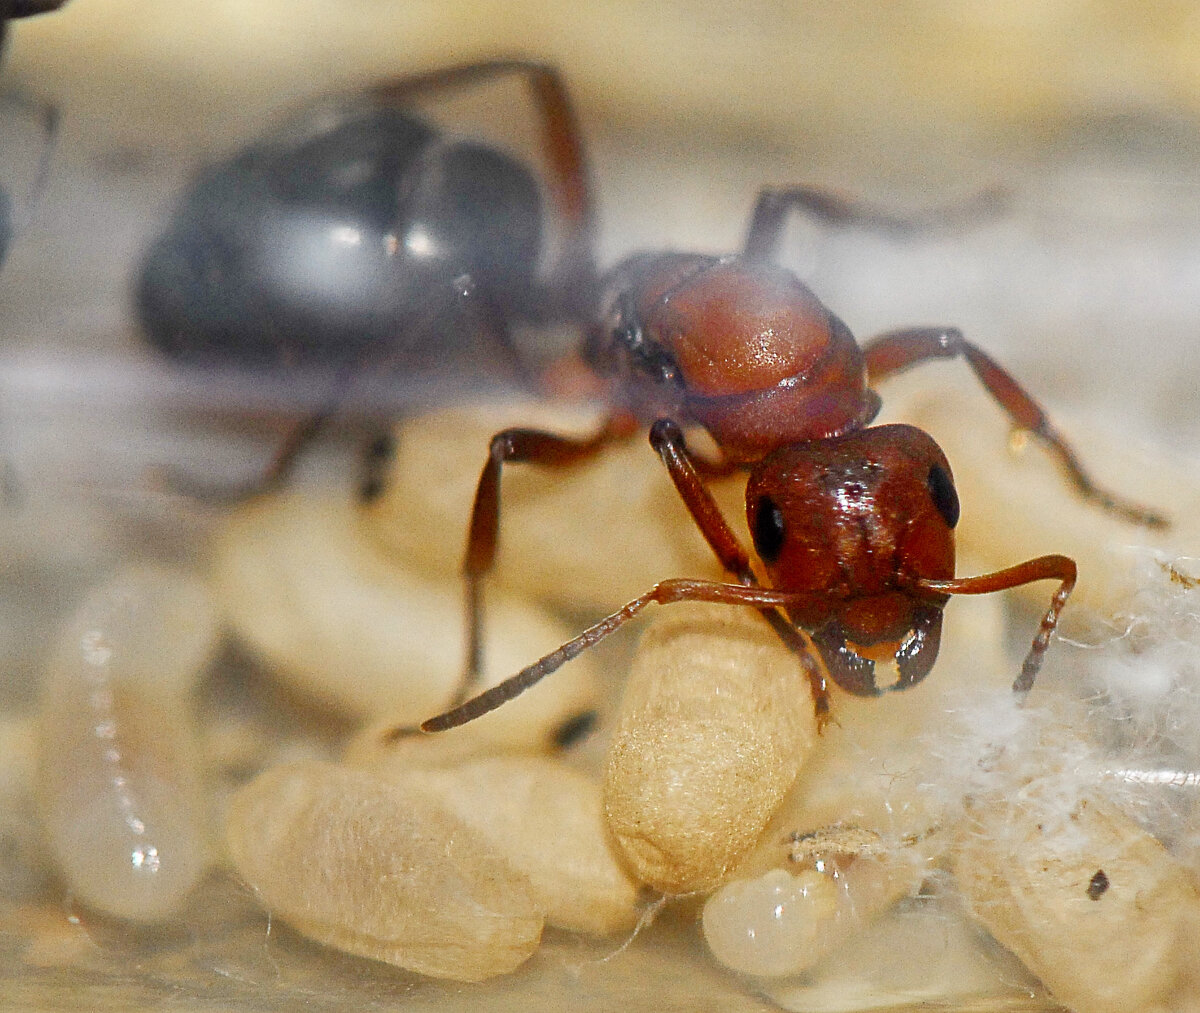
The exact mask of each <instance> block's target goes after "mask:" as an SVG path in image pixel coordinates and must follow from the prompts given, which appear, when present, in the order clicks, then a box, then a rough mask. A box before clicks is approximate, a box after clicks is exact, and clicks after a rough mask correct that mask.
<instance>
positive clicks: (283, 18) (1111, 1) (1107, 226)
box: [0, 0, 1200, 1008]
mask: <svg viewBox="0 0 1200 1013" xmlns="http://www.w3.org/2000/svg"><path fill="white" fill-rule="evenodd" d="M505 55H515V56H528V57H534V58H538V59H545V60H549V61H552V62H554V63H556V64H558V66H559V67H560V68H561V69H562V71H563V73H564V74H565V77H566V80H567V83H568V85H569V86H570V89H571V92H572V95H573V97H574V99H575V101H576V103H577V108H578V112H579V116H580V120H581V123H582V128H583V132H584V135H585V138H586V140H587V143H588V154H589V158H590V162H591V168H592V174H593V182H594V185H595V189H596V193H597V198H598V204H599V236H598V251H599V258H600V262H601V265H602V266H607V265H609V264H611V263H612V262H614V261H615V260H617V259H618V258H619V257H620V256H622V255H623V254H625V253H627V252H630V251H633V250H637V249H644V248H662V247H666V248H676V249H698V250H703V251H731V250H734V249H737V248H738V246H739V245H740V243H741V241H742V238H743V235H744V231H745V228H746V224H747V222H748V218H749V214H750V210H751V208H752V206H753V202H754V197H755V194H756V192H757V190H758V188H759V187H761V186H763V185H766V184H772V185H779V184H787V183H805V184H815V185H820V186H825V187H829V188H830V189H833V190H835V191H838V192H841V193H845V194H849V195H852V196H857V197H860V198H862V199H863V200H865V201H867V202H869V203H871V204H874V205H880V206H884V207H889V208H894V209H896V210H898V211H905V212H919V211H920V210H922V209H928V208H937V207H940V206H945V205H949V204H954V203H957V202H961V201H964V200H969V199H970V198H971V197H972V196H974V195H976V194H978V193H980V192H982V191H984V190H987V189H989V188H992V187H996V186H999V187H1002V188H1004V189H1005V191H1006V192H1007V193H1008V194H1009V195H1010V200H1009V207H1008V209H1007V210H1006V211H1005V212H1004V213H1002V214H998V215H995V216H984V217H983V218H982V219H981V220H979V221H978V222H972V223H967V224H963V225H961V226H957V227H955V228H953V229H947V230H936V231H934V232H932V233H930V234H928V235H925V236H922V237H919V238H914V239H908V240H898V239H895V238H889V237H886V236H882V235H879V234H877V233H874V232H872V230H870V229H863V228H844V229H843V228H829V227H821V226H816V225H813V224H811V223H808V222H804V221H797V222H796V223H794V225H793V226H792V227H791V228H790V229H789V232H788V236H787V239H786V242H785V244H784V250H783V260H784V262H785V263H786V264H787V265H788V266H790V267H792V268H793V269H795V270H797V271H798V272H799V273H800V274H801V275H802V276H803V277H805V278H806V279H807V280H808V281H809V282H810V283H811V285H812V286H813V288H814V289H815V290H816V291H817V292H818V294H819V295H820V296H821V297H822V299H823V300H824V301H825V302H826V303H827V304H828V305H829V306H830V308H831V309H832V310H833V311H834V312H835V313H837V314H838V315H839V316H841V317H842V318H843V319H844V320H845V321H846V322H847V323H848V324H849V326H850V327H851V329H852V330H853V331H854V332H855V333H856V334H858V335H860V336H868V335H870V334H872V333H873V332H876V331H880V330H884V329H887V328H890V327H897V326H902V325H906V324H922V323H930V324H934V323H936V324H958V325H960V326H962V327H963V328H964V330H966V332H967V333H968V334H969V336H971V337H972V338H973V339H974V340H976V341H977V342H978V343H979V344H980V345H982V346H983V347H984V348H986V349H988V351H989V352H991V353H993V354H994V355H995V356H996V357H997V358H998V359H1000V360H1002V361H1003V362H1004V363H1005V364H1006V365H1007V366H1009V367H1010V368H1011V369H1012V370H1013V372H1014V373H1015V374H1017V375H1018V376H1020V377H1021V378H1022V379H1023V380H1024V381H1025V382H1026V383H1027V385H1028V386H1029V387H1030V388H1031V389H1032V390H1033V391H1034V392H1035V393H1036V394H1037V395H1038V396H1039V397H1040V398H1042V399H1043V400H1044V401H1045V403H1046V404H1047V405H1049V406H1050V407H1051V408H1052V409H1056V408H1063V409H1068V410H1069V411H1070V412H1071V413H1073V414H1074V415H1075V416H1076V417H1080V418H1089V417H1090V418H1092V419H1094V420H1097V421H1099V422H1102V423H1103V424H1104V425H1107V426H1109V427H1111V428H1117V429H1119V430H1120V431H1122V432H1123V433H1125V434H1127V438H1128V439H1129V440H1131V441H1146V442H1149V443H1155V444H1161V445H1166V446H1171V447H1174V448H1176V449H1180V450H1183V451H1185V452H1188V453H1193V452H1194V447H1195V446H1196V441H1197V439H1200V406H1198V405H1197V399H1196V396H1195V389H1196V386H1197V379H1198V378H1200V341H1198V340H1197V337H1198V336H1200V8H1198V7H1197V6H1196V5H1195V4H1193V3H1189V2H1183V0H1181V2H1169V0H1168V2H1162V3H1156V4H1153V5H1147V4H1145V3H1141V2H1136V0H892V2H889V3H872V2H864V0H830V2H806V0H791V2H785V0H742V2H740V3H734V4H731V3H726V2H721V3H717V2H712V0H693V2H683V0H658V2H656V3H653V4H648V3H642V2H637V0H593V2H592V3H590V4H587V5H581V4H573V3H572V4H569V3H563V2H555V0H507V2H492V0H487V2H484V0H474V2H466V3H460V2H455V0H288V2H286V3H284V2H279V0H70V2H69V3H68V4H67V5H66V6H65V7H64V8H63V9H62V10H60V11H58V12H55V13H52V14H47V15H45V16H41V17H37V18H33V19H29V20H27V21H21V22H17V23H15V24H14V25H13V27H12V29H11V31H10V37H9V40H8V46H7V51H6V53H5V56H4V62H3V67H2V70H0V89H2V90H4V91H6V92H7V93H9V94H13V95H19V96H22V98H21V99H20V101H21V102H22V103H26V104H27V105H28V106H29V108H36V107H38V106H39V105H41V106H45V105H52V106H54V107H57V109H58V111H59V126H58V132H57V136H56V138H55V140H54V147H53V152H52V161H51V163H50V171H49V176H48V178H47V183H46V186H45V189H44V191H43V192H42V193H41V194H40V196H39V198H38V199H37V200H36V201H35V202H33V201H29V200H28V198H29V196H30V180H31V178H32V175H34V173H33V172H32V171H31V170H30V169H29V168H28V167H29V164H30V155H31V152H33V151H34V150H35V149H36V147H37V141H36V138H34V139H31V138H30V136H29V135H28V134H21V135H19V136H18V134H16V133H9V134H6V135H3V136H0V145H3V147H0V161H3V162H4V165H3V168H2V172H4V173H8V174H9V176H0V185H6V184H7V185H9V186H10V188H11V189H12V190H13V191H14V193H15V194H16V196H17V198H18V200H22V199H23V198H24V199H25V203H24V211H25V212H26V213H25V214H23V215H22V216H19V218H18V224H19V230H18V233H17V234H16V235H15V237H14V239H13V242H12V246H11V249H10V251H9V255H8V259H7V262H6V263H5V264H4V265H3V267H2V268H0V445H2V446H3V452H4V454H5V457H6V461H7V463H6V465H5V468H6V470H11V473H12V474H13V475H15V476H17V482H18V484H19V490H18V493H14V499H13V501H14V502H17V501H18V500H21V497H24V500H23V501H22V502H23V504H24V507H23V509H21V510H19V511H16V512H12V511H10V513H9V514H8V515H7V517H6V518H5V522H6V524H7V526H8V531H7V532H6V533H5V535H4V537H3V539H0V544H2V545H3V546H4V551H5V558H4V559H3V560H0V579H4V580H5V582H6V585H7V589H8V593H7V595H6V601H5V604H4V608H3V609H2V610H0V633H3V634H4V636H3V638H2V639H0V660H2V661H3V662H4V663H5V665H6V666H7V669H8V671H9V672H10V673H15V674H14V675H13V677H12V681H11V682H10V683H9V684H8V686H7V687H6V688H5V689H4V690H3V692H0V702H10V703H12V704H13V705H15V706H23V705H25V704H27V703H28V700H29V695H30V694H29V690H28V689H27V688H25V689H22V688H21V686H28V682H27V681H22V679H21V678H20V676H21V675H22V674H30V673H32V672H33V671H34V670H35V669H36V665H37V661H38V644H39V643H40V639H44V636H45V630H46V628H47V626H48V624H50V623H51V622H52V621H56V616H57V614H58V611H59V610H60V609H61V607H62V605H63V603H64V602H66V601H68V600H71V599H72V597H73V596H74V595H75V594H76V593H77V588H78V586H79V583H80V582H81V581H82V580H83V579H84V575H86V574H90V573H99V572H101V571H102V570H103V569H104V567H105V566H107V565H109V563H110V562H111V560H112V559H113V558H119V557H120V556H121V555H122V554H127V553H130V552H137V551H138V549H137V547H136V546H137V541H136V539H137V538H139V537H146V538H149V539H151V540H152V541H153V542H154V544H155V545H156V546H158V548H159V549H161V548H162V547H163V546H166V545H168V544H174V545H175V548H173V549H171V550H169V551H172V552H176V553H183V554H186V552H187V546H188V544H190V543H189V542H188V539H189V537H190V536H192V535H194V534H195V533H196V530H197V524H198V522H197V521H196V520H195V518H193V517H190V516H185V517H184V518H182V519H181V518H180V517H179V516H177V515H176V514H174V513H171V512H170V511H168V510H166V509H165V508H164V507H162V505H161V504H159V503H158V501H157V500H155V499H154V497H153V495H151V492H150V488H149V485H148V483H147V475H148V474H149V473H150V472H151V471H152V470H153V469H154V468H156V467H160V466H163V465H175V464H179V463H181V462H183V463H184V464H185V466H186V464H187V462H192V463H197V462H199V463H200V464H203V462H205V461H207V462H208V467H209V468H210V471H211V472H212V473H214V474H218V475H219V474H220V473H222V471H223V469H225V468H226V467H228V468H230V469H232V470H233V471H234V472H235V473H237V474H239V475H244V474H245V473H246V470H247V469H250V470H251V471H252V470H253V468H254V466H255V461H261V459H262V456H263V454H264V452H266V453H269V448H270V446H271V441H270V439H267V438H266V437H264V436H263V435H262V434H261V433H259V434H257V435H256V436H255V438H253V439H251V440H250V442H249V443H248V444H247V443H245V442H244V441H243V439H242V434H241V433H240V432H238V431H236V430H235V429H230V428H228V427H226V428H225V429H223V430H221V429H217V430H214V429H212V428H211V427H209V426H206V425H204V424H202V423H203V422H204V420H203V419H202V418H199V416H201V415H203V412H202V411H201V409H202V408H203V404H199V405H197V403H196V402H195V401H194V400H191V401H188V402H187V404H186V405H184V406H183V407H186V409H187V410H186V411H180V410H179V409H180V407H181V404H180V401H181V398H182V394H181V388H180V387H179V385H178V380H177V378H176V376H175V374H174V373H173V372H172V370H171V369H170V368H169V367H168V366H167V365H165V364H163V363H162V362H161V361H159V359H158V358H157V357H156V356H155V355H154V354H153V353H152V352H151V351H150V350H149V348H148V347H147V346H146V345H145V343H144V342H143V340H142V339H141V337H140V335H139V334H138V331H137V326H136V324H135V321H134V316H133V313H132V311H131V298H130V292H131V287H132V284H133V279H134V276H135V273H136V271H137V269H138V264H139V261H140V258H141V256H142V255H143V253H144V251H145V249H146V248H147V246H148V244H149V243H150V242H151V240H152V239H153V238H154V236H155V235H156V234H157V233H158V232H159V231H161V229H162V228H163V227H164V224H165V222H166V220H167V218H168V216H169V215H170V213H171V211H172V208H173V206H174V204H175V202H176V201H177V199H178V198H179V195H180V194H181V193H182V191H183V190H184V188H185V187H186V186H187V185H188V183H189V181H190V180H191V178H192V177H193V175H194V174H195V173H196V171H197V170H199V169H200V168H202V167H204V166H205V165H208V164H211V163H213V162H216V161H219V160H220V159H222V158H225V157H227V156H228V155H230V154H231V153H233V152H234V151H235V150H236V149H237V148H238V147H239V146H241V145H243V144H245V143H247V142H249V141H250V140H252V139H254V138H255V137H256V136H258V135H260V134H261V133H262V132H263V131H264V130H267V129H269V128H270V127H271V126H272V125H273V124H274V123H276V122H278V120H279V118H280V117H282V116H284V115H286V114H289V113H292V112H294V111H296V110H297V109H299V108H302V107H303V106H304V105H305V103H307V102H309V101H311V100H313V99H315V98H317V97H319V96H323V95H327V94H329V93H342V92H351V91H353V90H355V89H356V88H360V87H362V86H365V85H367V84H370V83H374V82H377V81H379V80H380V79H384V78H387V77H392V76H398V75H401V74H407V73H411V72H413V71H418V70H425V69H430V68H435V67H438V66H442V65H446V64H450V63H460V62H465V61H470V60H475V59H481V58H488V57H494V56H505ZM430 109H431V115H433V116H435V117H437V118H438V119H439V121H440V122H442V123H444V124H446V125H447V126H450V127H457V128H460V129H464V130H467V131H474V130H480V131H482V132H484V133H485V134H486V135H487V136H488V137H490V138H493V139H495V140H496V141H497V142H498V143H503V144H507V145H510V146H511V147H512V148H513V150H514V151H516V152H517V153H518V154H519V155H520V156H521V157H524V158H528V159H530V160H531V161H532V162H533V164H535V165H537V164H538V155H537V152H536V148H535V144H534V136H535V135H534V132H533V128H532V123H531V116H530V113H529V110H528V107H527V105H526V104H525V102H524V101H523V92H521V91H520V89H519V88H516V87H510V86H508V85H499V86H496V87H495V88H488V89H484V90H482V91H481V92H479V93H477V94H472V95H468V96H462V97H458V98H455V99H454V100H453V101H448V102H445V103H432V104H431V106H430ZM13 129H14V130H15V129H16V128H13ZM35 133H36V132H35ZM14 138H15V139H14ZM10 152H19V158H18V159H17V161H19V162H20V164H19V165H12V164H9V159H10ZM962 368H963V367H962V366H961V365H959V364H951V365H944V366H938V367H930V369H929V382H930V384H931V385H936V383H937V376H938V375H941V374H939V373H938V370H941V369H962ZM193 393H194V392H193ZM885 394H886V392H885ZM980 399H981V402H982V400H983V395H982V394H981V395H980ZM964 424H969V423H967V422H964ZM264 448H265V449H264ZM239 469H240V471H239ZM64 502H67V503H69V508H63V507H62V504H63V503H64ZM31 503H32V504H34V505H35V509H34V510H33V511H32V514H31V511H30V508H29V505H30V504H31ZM38 504H40V505H41V509H37V508H36V507H37V505H38ZM131 504H132V505H131ZM114 505H115V506H114ZM114 509H116V511H117V512H118V513H120V514H121V515H122V523H121V524H119V525H115V526H114V524H113V523H112V516H113V512H114ZM131 514H132V515H133V516H134V517H135V519H136V522H137V523H135V524H133V525H132V526H131V525H130V524H129V523H128V518H129V516H130V515H131ZM173 540H174V541H173ZM180 546H182V548H180ZM3 1005H4V1000H3V997H2V996H0V1006H3ZM661 1008H666V1007H661ZM681 1008H683V1007H681ZM725 1008H733V1007H725ZM747 1008H750V1006H747ZM754 1008H757V1007H756V1006H755V1007H754Z"/></svg>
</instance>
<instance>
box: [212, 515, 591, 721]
mask: <svg viewBox="0 0 1200 1013" xmlns="http://www.w3.org/2000/svg"><path fill="white" fill-rule="evenodd" d="M212 571H213V583H214V586H215V588H216V589H217V591H218V593H219V596H220V602H221V605H222V606H223V607H224V609H225V611H226V615H227V617H228V621H229V622H230V623H231V625H232V626H233V628H234V630H235V631H236V632H237V634H238V636H239V637H240V638H241V639H242V640H243V641H244V642H245V643H246V644H247V645H249V647H250V648H251V649H252V650H253V651H254V652H255V653H256V654H257V655H258V656H259V657H261V658H262V659H263V660H264V661H265V662H266V663H267V664H269V665H270V666H271V668H272V669H273V670H274V672H275V673H276V674H277V675H278V677H279V678H280V679H281V680H282V681H284V682H286V683H287V684H288V685H289V686H290V687H291V688H293V689H294V690H296V691H297V692H300V693H302V694H304V695H305V696H308V697H309V698H311V699H314V700H316V701H318V702H320V703H322V704H324V705H326V706H333V707H335V708H336V709H338V710H339V711H340V712H342V713H343V714H348V715H351V716H355V717H360V718H378V717H382V716H384V715H386V716H387V718H388V720H390V721H393V722H395V723H397V724H411V725H415V724H417V723H419V722H420V721H422V720H424V719H425V718H428V717H432V716H433V715H434V714H436V713H438V712H439V711H441V710H443V709H444V708H445V707H446V706H448V705H449V704H450V702H451V701H452V699H453V697H454V695H455V692H456V690H457V688H458V685H459V681H460V679H461V677H462V673H463V668H464V664H465V657H466V630H465V625H464V609H463V587H462V580H461V579H460V578H459V576H458V574H457V571H456V570H454V569H451V570H447V571H446V572H445V573H443V574H442V575H440V576H434V575H428V574H426V573H424V572H422V571H421V570H420V569H419V568H416V567H414V566H412V565H410V563H409V562H408V560H406V559H405V558H403V557H401V556H400V555H398V554H397V553H396V552H395V551H391V550H388V549H387V548H386V547H385V546H383V545H382V544H381V543H380V542H378V540H376V539H374V538H373V537H372V536H371V534H370V532H369V530H368V529H367V526H366V525H365V524H364V522H363V520H362V517H361V514H360V513H359V511H358V510H357V509H356V508H355V506H354V505H353V504H352V503H350V502H348V501H346V500H345V499H341V498H338V499H319V498H314V497H311V496H301V495H297V494H293V495H283V496H277V497H271V498H269V499H264V500H260V501H256V502H254V503H250V504H247V505H246V506H244V507H242V508H241V509H240V510H238V511H237V512H236V513H234V514H232V515H231V516H230V517H229V518H228V520H227V521H226V522H225V524H224V526H223V528H222V529H221V530H220V531H219V532H218V535H217V538H216V540H215V543H214V546H213V562H212ZM486 623H487V625H486V640H485V648H484V679H483V685H485V686H486V685H488V684H490V683H492V682H498V681H500V680H501V679H504V678H507V677H508V676H510V675H513V674H514V673H516V672H518V671H520V670H521V669H522V668H523V667H524V666H525V665H527V664H529V663H530V662H532V661H535V660H537V658H539V657H540V656H541V655H542V654H544V653H545V652H546V651H548V650H551V649H552V648H555V647H557V646H558V645H559V644H560V643H562V642H563V641H564V640H567V639H568V638H569V637H570V636H571V632H572V631H571V629H570V628H569V627H568V626H566V625H564V624H562V623H560V622H558V621H556V620H554V619H552V618H551V617H550V616H548V615H547V614H546V612H545V611H544V610H542V609H541V608H539V607H537V606H536V605H533V604H531V603H530V602H528V601H525V600H523V599H520V598H517V597H516V596H514V595H511V594H502V593H494V594H490V595H489V596H488V598H487V616H486ZM481 688H482V687H481ZM595 693H596V689H595V669H594V662H593V661H592V659H591V658H590V657H587V656H585V657H582V658H579V659H578V660H576V661H574V662H572V663H571V664H570V665H567V666H565V667H564V669H563V671H562V672H560V673H558V674H557V675H556V676H555V678H553V679H547V680H545V682H543V683H542V684H541V685H539V686H535V687H534V688H533V689H531V690H530V691H529V692H528V693H525V694H522V696H521V698H520V699H519V700H516V701H514V702H513V703H512V704H510V705H508V706H506V707H502V708H500V709H499V710H497V711H495V712H494V713H492V714H489V715H487V716H486V717H484V718H482V719H480V720H481V723H485V724H487V725H488V726H489V727H490V734H491V735H492V737H493V738H494V739H496V740H503V741H507V742H511V743H522V742H527V741H538V740H540V739H544V738H545V737H546V736H547V734H552V732H553V730H554V729H556V728H557V727H558V726H559V725H561V724H562V723H563V722H564V721H568V720H570V719H571V718H573V717H575V716H576V715H578V714H579V713H580V712H581V711H585V710H588V709H590V708H591V707H592V705H593V702H594V700H595Z"/></svg>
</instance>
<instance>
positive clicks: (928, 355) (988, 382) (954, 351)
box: [863, 327, 1168, 528]
mask: <svg viewBox="0 0 1200 1013" xmlns="http://www.w3.org/2000/svg"><path fill="white" fill-rule="evenodd" d="M863 352H864V354H865V356H866V362H867V379H868V382H869V383H870V384H871V386H872V387H874V385H875V384H876V383H877V382H879V381H880V380H883V379H885V378H887V377H889V376H891V375H892V374H893V373H898V372H901V371H902V370H905V369H908V368H909V367H910V366H915V365H917V364H919V363H922V362H926V361H928V360H930V359H955V358H963V359H965V360H966V362H967V365H969V366H970V367H971V369H972V370H973V371H974V373H975V375H976V376H977V377H978V378H979V382H980V383H982V384H983V386H984V389H986V390H987V392H988V393H989V394H991V395H992V397H993V398H995V400H996V403H997V404H999V405H1000V407H1001V408H1003V409H1004V411H1005V412H1006V413H1007V414H1008V417H1009V418H1010V419H1011V420H1012V423H1013V425H1014V426H1016V427H1017V428H1018V429H1023V430H1027V431H1029V432H1031V433H1033V434H1034V435H1035V436H1037V437H1038V438H1039V439H1040V440H1042V441H1043V442H1044V443H1045V444H1046V446H1047V447H1049V449H1050V451H1051V452H1052V453H1053V454H1054V456H1055V457H1056V458H1058V461H1059V463H1060V464H1061V465H1062V467H1063V468H1064V469H1065V470H1066V472H1067V475H1068V477H1069V478H1070V480H1071V483H1072V484H1073V485H1074V486H1075V488H1076V490H1078V492H1079V494H1080V495H1081V496H1083V497H1085V498H1086V499H1090V500H1092V501H1093V502H1094V503H1096V504H1097V505H1098V506H1100V507H1101V508H1103V509H1104V510H1107V511H1109V512H1110V513H1114V514H1116V515H1117V516H1119V517H1123V518H1125V519H1126V520H1128V521H1132V522H1133V523H1134V524H1143V525H1145V526H1146V527H1150V528H1163V527H1166V526H1167V523H1168V521H1167V519H1166V518H1165V517H1164V516H1163V515H1162V514H1160V513H1158V512H1157V511H1154V510H1151V509H1149V508H1148V507H1144V506H1141V505H1140V504H1137V503H1132V502H1130V501H1129V500H1127V499H1125V498H1123V497H1121V496H1118V495H1116V494H1115V493H1111V492H1109V491H1108V490H1107V489H1103V488H1101V487H1100V486H1098V485H1097V484H1096V483H1095V482H1094V481H1092V478H1091V476H1090V475H1089V474H1088V473H1087V471H1086V470H1085V469H1084V467H1083V465H1082V464H1081V463H1080V461H1079V458H1078V456H1077V455H1076V454H1075V451H1074V450H1073V449H1072V448H1071V446H1070V444H1068V443H1067V441H1066V440H1065V439H1064V438H1063V437H1062V435H1061V434H1060V433H1059V432H1058V430H1056V429H1055V428H1054V426H1053V425H1051V423H1050V420H1049V419H1048V418H1047V417H1046V413H1045V412H1044V411H1043V410H1042V408H1041V406H1040V405H1039V404H1038V403H1037V402H1036V401H1034V399H1033V398H1032V397H1030V396H1029V394H1028V393H1027V392H1026V391H1025V389H1024V388H1023V387H1022V386H1021V385H1020V384H1019V383H1017V381H1016V380H1015V379H1013V377H1012V376H1011V375H1009V373H1008V372H1007V371H1006V370H1005V369H1004V368H1003V367H1002V366H1001V365H1000V364H999V363H998V362H996V361H995V360H994V359H993V358H992V357H991V356H990V355H988V354H987V353H986V352H984V351H983V350H982V349H980V348H979V347H978V346H976V345H974V344H972V343H971V342H970V341H967V340H966V338H964V337H963V334H962V331H960V330H959V329H958V328H957V327H911V328H906V329H904V330H899V331H889V332H887V333H886V334H881V335H879V336H878V337H876V338H873V339H871V340H870V341H867V342H865V343H864V344H863Z"/></svg>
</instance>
